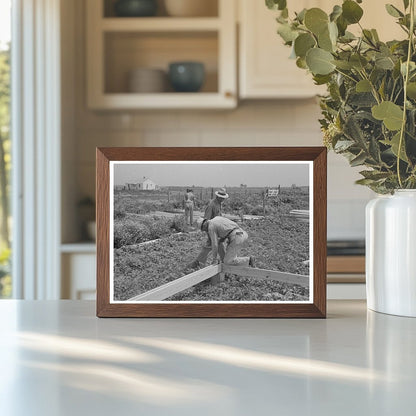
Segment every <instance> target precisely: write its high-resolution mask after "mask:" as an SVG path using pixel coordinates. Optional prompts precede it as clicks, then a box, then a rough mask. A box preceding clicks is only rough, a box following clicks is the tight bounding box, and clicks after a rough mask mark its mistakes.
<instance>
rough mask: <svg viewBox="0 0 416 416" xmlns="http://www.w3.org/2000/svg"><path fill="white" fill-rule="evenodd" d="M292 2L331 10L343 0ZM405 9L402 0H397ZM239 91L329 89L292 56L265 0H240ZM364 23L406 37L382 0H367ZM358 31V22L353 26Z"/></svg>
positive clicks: (287, 94) (298, 94) (387, 35)
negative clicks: (301, 66)
mask: <svg viewBox="0 0 416 416" xmlns="http://www.w3.org/2000/svg"><path fill="white" fill-rule="evenodd" d="M292 3H293V4H291V3H289V9H290V11H292V12H293V11H294V10H296V11H300V10H302V9H303V8H311V7H320V8H322V9H323V10H325V11H326V12H330V11H331V10H332V8H333V5H334V4H341V1H338V2H335V1H333V0H332V1H331V0H299V1H296V4H295V2H292ZM390 3H392V4H395V5H396V6H397V7H398V8H400V9H402V8H403V4H402V1H401V0H393V1H391V2H390ZM238 6H239V95H240V98H242V99H250V98H251V99H256V98H258V99H267V98H275V99H290V98H308V97H313V96H315V95H317V94H322V93H324V92H325V87H323V86H320V87H319V86H316V85H314V84H313V81H312V77H311V75H310V74H308V73H307V72H306V71H305V70H302V69H300V68H298V67H297V66H296V63H295V61H294V60H293V59H290V58H289V56H290V54H291V49H290V48H289V47H287V46H285V45H284V44H283V41H282V40H281V38H280V36H279V35H277V33H276V31H277V23H276V20H275V16H277V14H278V13H277V12H276V11H272V10H268V9H267V7H266V6H265V5H264V2H263V1H253V0H239V3H238ZM361 7H362V8H363V9H364V16H363V19H362V22H361V23H362V25H363V26H364V27H367V28H376V29H377V31H378V33H379V35H380V39H381V40H384V41H386V40H389V39H393V38H399V39H400V38H403V34H404V32H402V31H401V29H400V28H399V26H398V25H396V24H395V23H394V18H392V17H391V16H389V15H388V13H387V12H386V9H385V7H384V3H383V4H381V3H380V1H378V0H366V1H365V2H363V3H362V4H361ZM348 30H350V31H352V32H355V33H358V31H359V30H360V29H359V27H358V25H353V26H350V27H349V29H348Z"/></svg>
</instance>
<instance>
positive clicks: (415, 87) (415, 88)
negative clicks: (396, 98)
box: [407, 82, 416, 100]
mask: <svg viewBox="0 0 416 416" xmlns="http://www.w3.org/2000/svg"><path fill="white" fill-rule="evenodd" d="M407 96H408V97H409V98H410V99H412V100H416V82H409V83H408V84H407Z"/></svg>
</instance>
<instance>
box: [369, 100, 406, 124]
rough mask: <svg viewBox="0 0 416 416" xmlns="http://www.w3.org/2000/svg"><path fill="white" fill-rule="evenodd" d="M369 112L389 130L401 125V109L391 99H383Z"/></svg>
mask: <svg viewBox="0 0 416 416" xmlns="http://www.w3.org/2000/svg"><path fill="white" fill-rule="evenodd" d="M371 113H372V114H373V117H374V118H375V119H377V120H382V121H383V122H384V125H385V126H386V127H387V128H388V129H389V130H392V131H395V130H400V129H401V127H402V120H403V110H402V109H401V107H399V106H398V105H397V104H394V103H393V102H391V101H383V102H382V103H380V104H378V105H375V106H374V107H373V108H372V109H371Z"/></svg>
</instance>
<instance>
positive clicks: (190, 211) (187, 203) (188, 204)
mask: <svg viewBox="0 0 416 416" xmlns="http://www.w3.org/2000/svg"><path fill="white" fill-rule="evenodd" d="M183 202H184V208H185V224H186V225H188V219H189V225H190V226H191V227H192V224H193V223H194V193H193V192H192V189H189V188H188V189H187V190H186V193H185V198H184V201H183Z"/></svg>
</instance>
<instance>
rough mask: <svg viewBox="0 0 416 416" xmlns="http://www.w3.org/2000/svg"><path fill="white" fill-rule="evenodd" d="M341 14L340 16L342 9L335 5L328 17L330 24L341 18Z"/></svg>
mask: <svg viewBox="0 0 416 416" xmlns="http://www.w3.org/2000/svg"><path fill="white" fill-rule="evenodd" d="M341 14H342V7H341V6H338V5H337V4H336V5H335V6H334V8H333V9H332V13H331V14H330V15H329V19H330V20H331V22H335V21H336V20H337V19H338V17H340V16H341Z"/></svg>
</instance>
